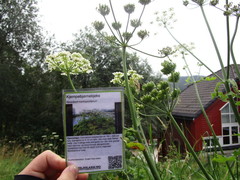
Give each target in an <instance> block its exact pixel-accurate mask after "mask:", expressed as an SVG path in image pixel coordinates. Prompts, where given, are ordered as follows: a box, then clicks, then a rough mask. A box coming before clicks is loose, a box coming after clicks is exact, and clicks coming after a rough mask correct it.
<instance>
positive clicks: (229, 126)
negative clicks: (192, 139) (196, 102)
mask: <svg viewBox="0 0 240 180" xmlns="http://www.w3.org/2000/svg"><path fill="white" fill-rule="evenodd" d="M227 106H228V108H229V109H228V111H227V112H226V113H223V112H222V110H223V109H224V108H226V107H227ZM220 113H221V132H222V135H221V136H217V138H218V140H219V144H220V145H221V146H222V147H227V146H235V145H240V136H237V137H238V143H233V131H232V128H233V127H237V133H238V134H239V133H240V127H239V124H238V122H236V120H235V122H232V117H233V116H232V115H234V113H233V111H232V110H231V106H230V104H229V103H226V104H224V106H223V107H221V108H220ZM223 115H228V118H229V122H228V123H224V122H222V120H223V118H222V116H223ZM234 117H235V116H234ZM226 127H228V128H229V134H228V135H223V129H224V128H226ZM224 137H229V144H224ZM206 140H208V141H209V145H208V146H207V144H206V143H204V142H203V149H208V148H213V147H214V145H213V143H212V142H213V136H207V137H203V141H205V142H206Z"/></svg>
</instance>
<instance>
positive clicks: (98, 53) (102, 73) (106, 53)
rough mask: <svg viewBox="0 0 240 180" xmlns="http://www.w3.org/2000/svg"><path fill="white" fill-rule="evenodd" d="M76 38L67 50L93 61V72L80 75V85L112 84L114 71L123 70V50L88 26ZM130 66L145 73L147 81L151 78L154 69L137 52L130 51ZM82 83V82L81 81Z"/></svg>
mask: <svg viewBox="0 0 240 180" xmlns="http://www.w3.org/2000/svg"><path fill="white" fill-rule="evenodd" d="M74 37H75V39H74V40H73V41H72V42H71V43H70V44H67V45H64V46H63V48H64V49H65V50H69V51H72V52H80V53H82V54H83V55H84V56H85V57H86V58H87V59H89V60H90V61H91V64H92V67H93V73H91V74H89V75H80V76H78V77H77V78H76V79H75V82H78V83H79V82H81V85H79V86H80V87H108V86H112V84H110V81H111V80H112V79H113V75H112V73H113V72H122V63H121V56H122V54H121V51H120V49H119V48H118V47H116V46H115V45H113V44H111V43H108V42H106V40H105V39H104V38H103V37H102V36H101V35H100V34H99V33H96V32H95V31H93V30H92V29H91V28H89V27H86V28H85V29H84V31H83V30H80V31H79V32H78V33H76V34H74ZM127 56H128V66H129V67H130V68H132V69H134V70H136V71H137V72H138V73H139V74H142V75H144V77H146V78H145V81H147V80H148V78H150V76H151V73H152V69H151V67H150V65H149V64H148V63H147V61H146V60H142V59H140V58H139V57H138V56H137V54H136V53H132V54H130V53H128V54H127ZM79 84H80V83H79Z"/></svg>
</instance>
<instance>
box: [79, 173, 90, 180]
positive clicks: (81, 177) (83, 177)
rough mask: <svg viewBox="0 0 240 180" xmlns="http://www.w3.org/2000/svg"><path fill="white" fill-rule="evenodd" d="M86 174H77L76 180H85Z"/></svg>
mask: <svg viewBox="0 0 240 180" xmlns="http://www.w3.org/2000/svg"><path fill="white" fill-rule="evenodd" d="M87 179H88V174H78V176H77V180H87Z"/></svg>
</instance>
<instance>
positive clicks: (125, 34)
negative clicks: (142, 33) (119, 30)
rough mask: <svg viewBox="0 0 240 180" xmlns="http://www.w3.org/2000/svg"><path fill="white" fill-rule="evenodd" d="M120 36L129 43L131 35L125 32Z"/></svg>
mask: <svg viewBox="0 0 240 180" xmlns="http://www.w3.org/2000/svg"><path fill="white" fill-rule="evenodd" d="M122 36H123V37H124V39H126V40H127V41H129V40H130V39H131V37H132V33H129V32H125V33H123V34H122Z"/></svg>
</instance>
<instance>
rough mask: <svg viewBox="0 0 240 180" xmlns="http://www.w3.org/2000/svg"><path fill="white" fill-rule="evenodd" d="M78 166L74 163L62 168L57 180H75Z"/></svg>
mask: <svg viewBox="0 0 240 180" xmlns="http://www.w3.org/2000/svg"><path fill="white" fill-rule="evenodd" d="M77 175H78V168H77V167H76V166H75V165H70V166H68V167H66V168H65V169H64V171H63V172H62V174H61V175H60V176H59V178H58V180H76V179H77Z"/></svg>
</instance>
